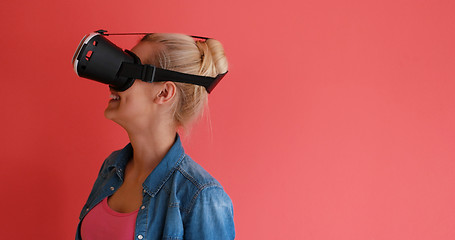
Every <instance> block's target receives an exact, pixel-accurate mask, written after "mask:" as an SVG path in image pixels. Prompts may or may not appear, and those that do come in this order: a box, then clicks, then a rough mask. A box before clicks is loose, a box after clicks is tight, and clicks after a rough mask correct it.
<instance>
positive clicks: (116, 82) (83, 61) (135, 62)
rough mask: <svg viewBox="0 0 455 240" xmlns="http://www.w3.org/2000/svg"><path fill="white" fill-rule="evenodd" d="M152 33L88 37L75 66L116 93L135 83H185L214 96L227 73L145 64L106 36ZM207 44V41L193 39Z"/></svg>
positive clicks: (93, 35)
mask: <svg viewBox="0 0 455 240" xmlns="http://www.w3.org/2000/svg"><path fill="white" fill-rule="evenodd" d="M146 34H149V33H117V34H108V33H107V31H105V30H98V31H96V32H93V33H90V34H88V35H86V36H85V37H84V38H83V39H82V40H81V42H80V43H79V46H78V47H77V49H76V52H75V53H74V56H73V59H72V64H73V66H74V71H75V72H76V73H77V75H78V76H80V77H83V78H88V79H92V80H95V81H97V82H101V83H104V84H108V85H109V87H110V88H112V89H114V90H116V91H119V92H121V91H125V90H126V89H128V88H129V87H131V85H133V83H134V81H135V79H140V80H142V81H145V82H164V81H172V82H181V83H190V84H195V85H200V86H203V87H205V89H206V90H207V92H208V93H210V92H211V91H212V90H213V89H214V88H215V86H216V85H217V84H218V83H219V82H220V81H221V79H222V78H223V77H224V75H225V74H226V73H227V72H226V73H223V74H219V75H218V76H216V77H214V78H213V77H205V76H199V75H192V74H186V73H181V72H176V71H171V70H166V69H162V68H158V67H156V66H153V65H148V64H142V63H141V60H140V59H139V57H137V56H136V55H135V54H134V53H133V52H131V51H129V50H125V51H123V50H122V49H121V48H119V47H117V46H116V45H115V44H114V43H112V42H111V41H109V40H108V39H107V38H106V37H105V36H109V35H146ZM191 37H193V38H200V39H205V40H207V39H208V38H205V37H198V36H191Z"/></svg>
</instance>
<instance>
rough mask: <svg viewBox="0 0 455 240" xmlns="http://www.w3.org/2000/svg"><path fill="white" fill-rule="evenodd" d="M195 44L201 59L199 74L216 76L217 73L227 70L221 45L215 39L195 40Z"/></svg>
mask: <svg viewBox="0 0 455 240" xmlns="http://www.w3.org/2000/svg"><path fill="white" fill-rule="evenodd" d="M196 46H197V47H198V49H199V52H200V53H201V60H202V61H201V68H200V71H199V74H201V75H204V76H210V77H216V75H218V74H221V73H225V72H227V70H228V64H227V59H226V56H225V55H224V48H223V45H221V43H220V42H219V41H217V40H215V39H207V40H206V41H196Z"/></svg>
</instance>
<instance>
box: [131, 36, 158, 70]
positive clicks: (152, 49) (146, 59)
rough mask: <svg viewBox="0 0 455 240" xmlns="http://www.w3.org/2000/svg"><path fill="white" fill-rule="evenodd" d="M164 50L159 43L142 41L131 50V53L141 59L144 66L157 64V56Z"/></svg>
mask: <svg viewBox="0 0 455 240" xmlns="http://www.w3.org/2000/svg"><path fill="white" fill-rule="evenodd" d="M162 48H163V45H162V44H160V43H157V42H150V41H140V42H139V43H138V44H136V45H135V46H134V47H133V48H132V49H131V52H133V53H134V54H136V55H137V56H138V57H139V58H140V59H141V62H142V64H155V63H154V62H155V61H154V59H155V56H156V54H158V53H159V51H161V49H162Z"/></svg>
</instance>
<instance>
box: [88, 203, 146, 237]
mask: <svg viewBox="0 0 455 240" xmlns="http://www.w3.org/2000/svg"><path fill="white" fill-rule="evenodd" d="M138 211H139V209H138V210H136V211H134V212H131V213H119V212H116V211H114V210H112V209H111V208H110V207H109V205H107V198H105V199H103V201H101V202H100V203H98V204H97V205H96V206H95V207H94V208H93V209H92V210H91V211H90V212H89V213H88V214H87V216H85V218H84V220H83V221H82V226H81V235H82V240H99V239H110V240H126V239H128V240H131V239H134V227H135V225H136V217H137V212H138Z"/></svg>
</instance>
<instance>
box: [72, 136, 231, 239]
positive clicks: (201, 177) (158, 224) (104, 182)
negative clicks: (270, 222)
mask: <svg viewBox="0 0 455 240" xmlns="http://www.w3.org/2000/svg"><path fill="white" fill-rule="evenodd" d="M132 154H133V148H132V146H131V144H128V145H127V146H126V147H125V148H123V149H122V150H119V151H115V152H113V153H112V154H111V155H110V156H109V157H108V158H107V159H106V160H105V161H104V163H103V165H102V166H101V169H100V172H99V175H98V178H97V179H96V181H95V184H94V186H93V189H92V191H91V193H90V195H89V197H88V200H87V202H86V204H85V205H84V207H83V209H82V212H81V214H80V216H79V220H80V221H79V225H78V227H77V232H76V239H77V240H79V239H81V234H80V233H81V231H80V228H81V223H82V221H83V219H84V217H85V216H86V215H87V213H88V212H89V211H90V210H91V209H92V208H93V207H94V206H95V205H96V204H98V203H99V202H101V201H102V200H103V199H104V198H106V197H108V196H110V195H112V194H113V193H114V192H115V191H116V190H117V189H118V188H119V187H120V186H121V185H122V183H123V172H124V170H125V166H126V163H127V161H128V160H129V159H130V157H131V156H132ZM142 187H143V193H142V194H143V200H142V205H141V207H140V208H139V212H138V215H137V219H136V227H135V232H134V239H135V240H136V239H137V240H145V239H147V240H152V239H153V240H154V239H169V240H170V239H172V240H177V239H200V240H202V239H234V237H235V230H234V219H233V206H232V202H231V199H230V198H229V196H228V195H227V194H226V192H225V191H224V190H223V187H222V186H221V185H220V183H219V182H218V181H217V180H216V179H214V178H213V177H212V176H210V174H209V173H207V172H206V171H205V170H204V169H203V168H202V167H201V166H200V165H198V164H197V163H196V162H194V161H193V160H192V159H191V158H190V157H189V156H188V155H186V154H185V152H184V150H183V147H182V144H181V141H180V138H179V136H178V135H177V137H176V140H175V143H174V145H173V146H172V147H171V149H170V150H169V152H168V153H167V154H166V156H165V157H164V158H163V160H161V162H160V163H159V164H158V166H157V167H156V168H155V169H154V170H153V171H152V173H150V175H149V176H148V177H147V179H146V180H145V181H144V183H143V184H142Z"/></svg>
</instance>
